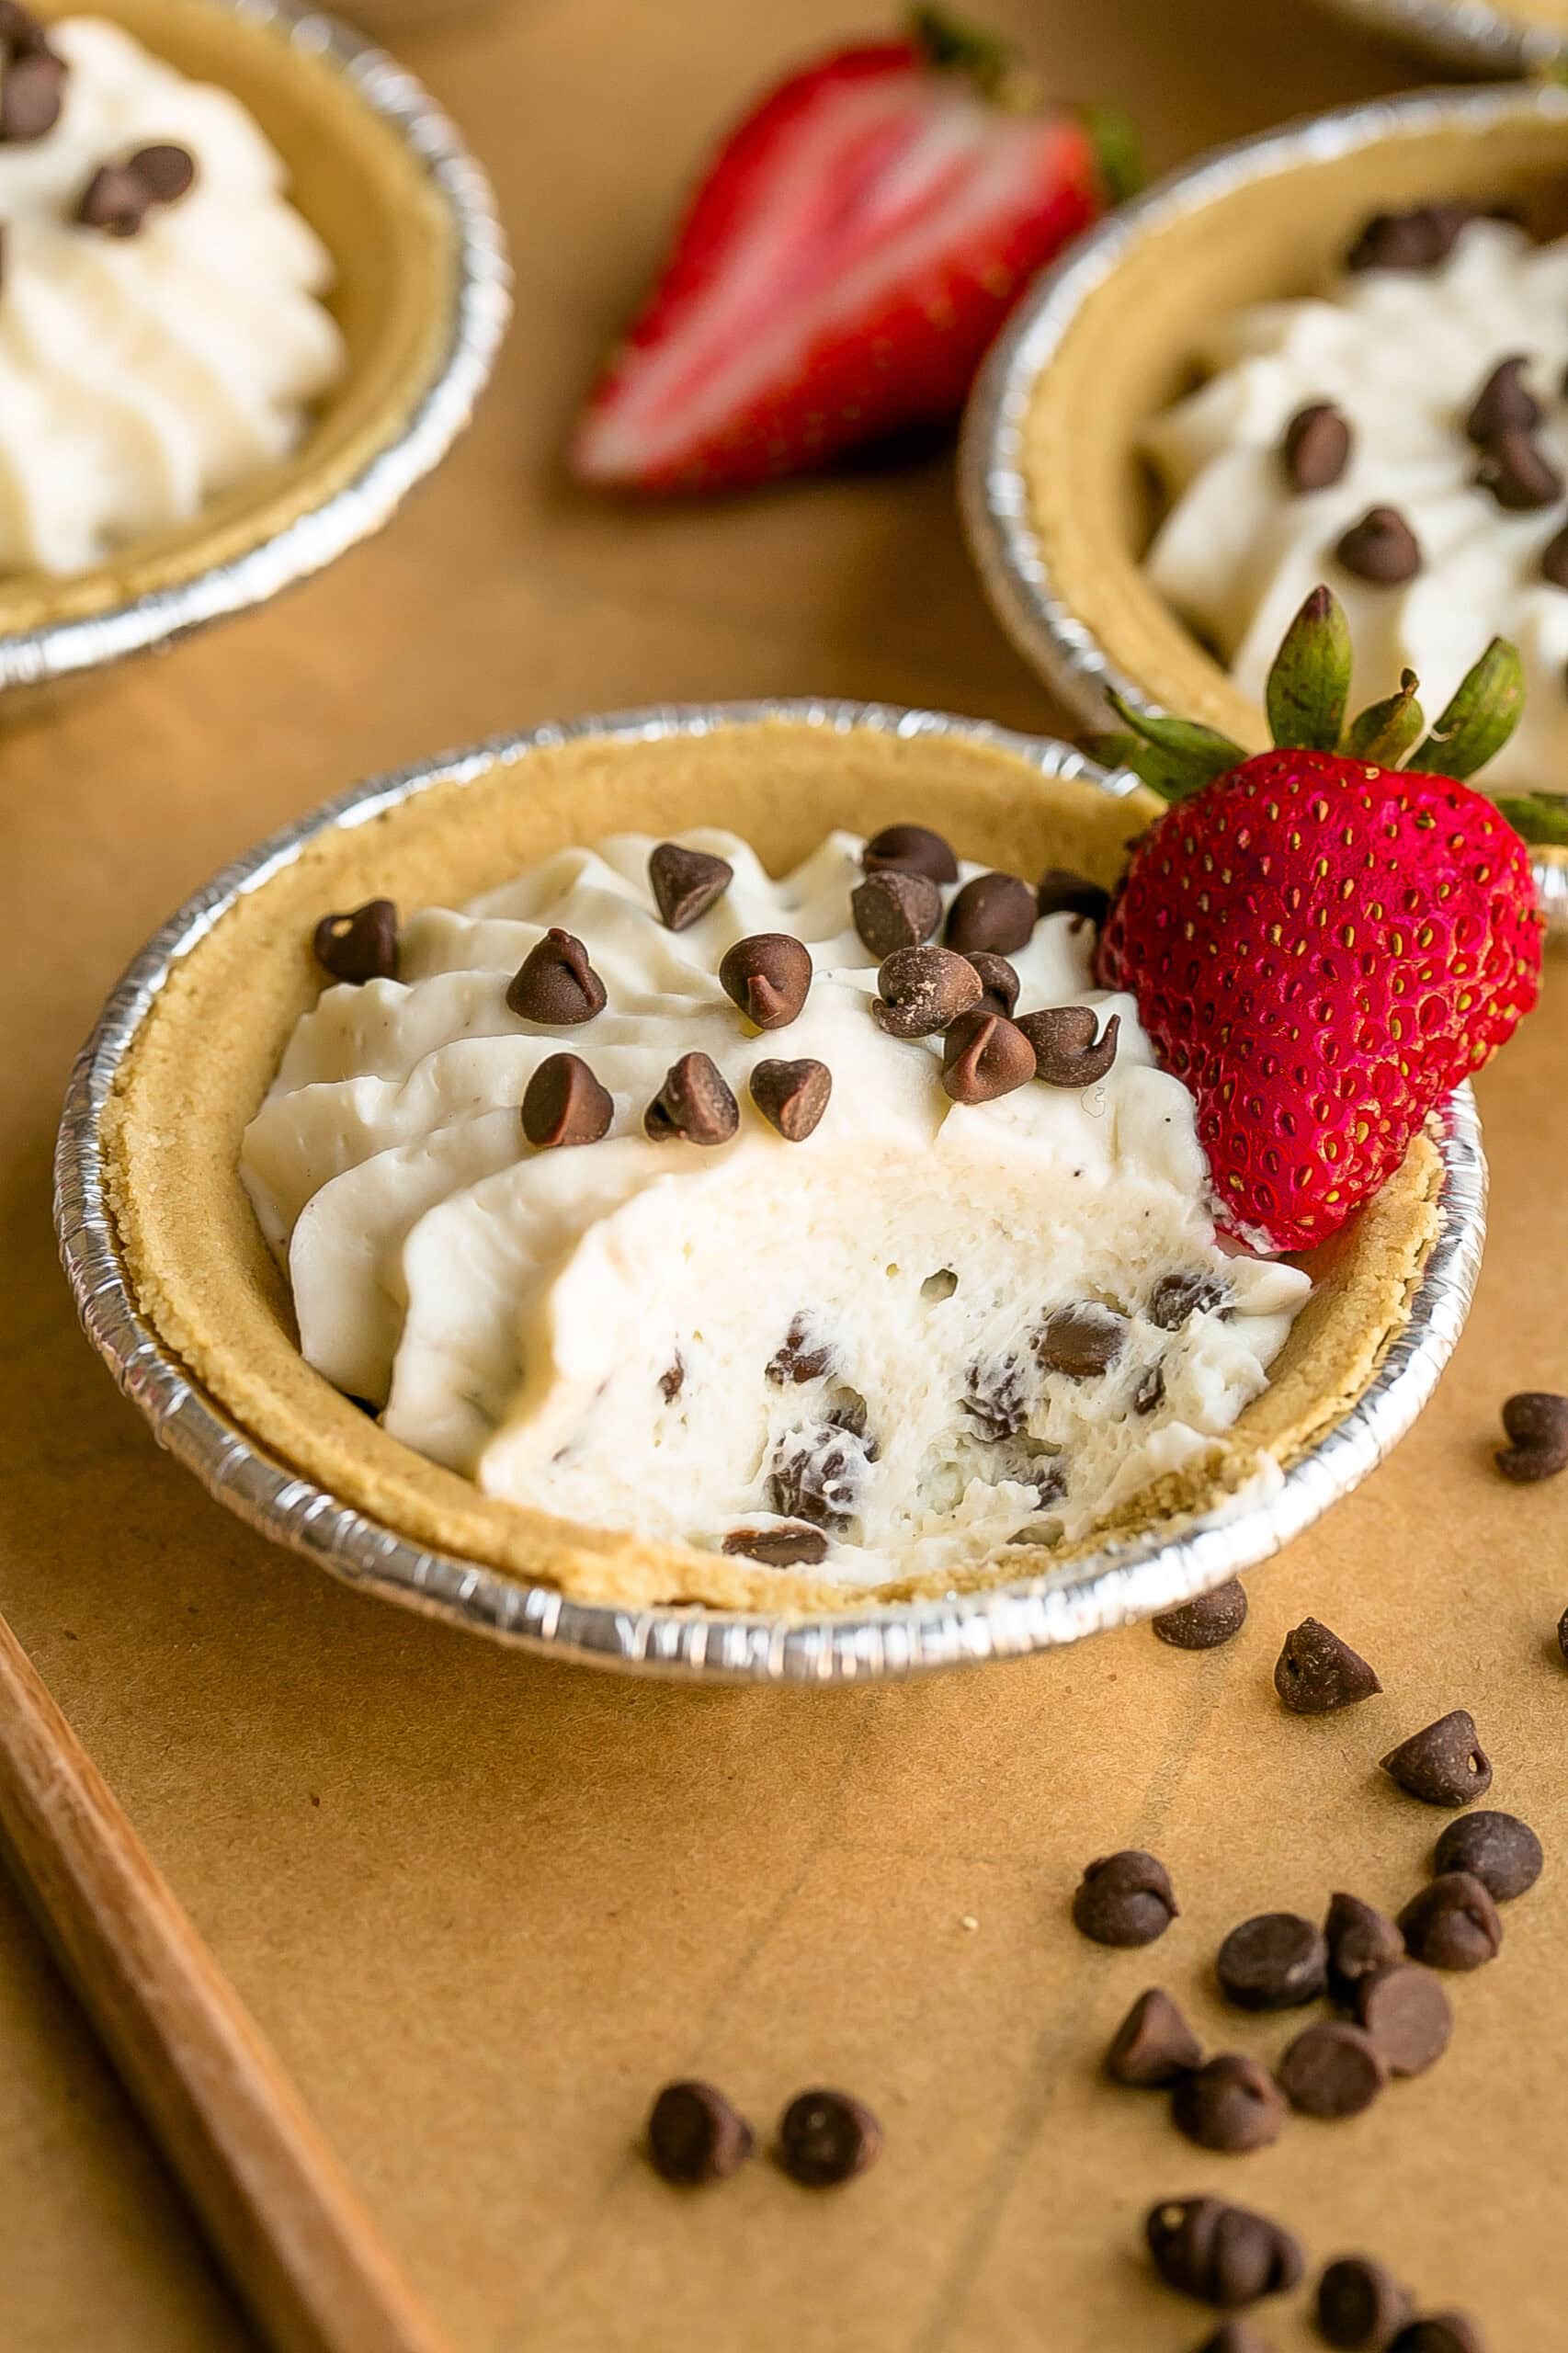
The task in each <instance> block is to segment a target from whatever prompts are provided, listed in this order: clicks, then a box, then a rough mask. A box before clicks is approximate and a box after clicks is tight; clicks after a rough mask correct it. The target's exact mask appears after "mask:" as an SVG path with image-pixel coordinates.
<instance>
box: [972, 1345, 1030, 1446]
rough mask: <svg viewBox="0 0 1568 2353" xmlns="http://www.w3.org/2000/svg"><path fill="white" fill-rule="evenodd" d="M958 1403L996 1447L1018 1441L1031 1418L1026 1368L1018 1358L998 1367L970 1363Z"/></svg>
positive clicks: (1006, 1361)
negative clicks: (1025, 1388) (1009, 1440)
mask: <svg viewBox="0 0 1568 2353" xmlns="http://www.w3.org/2000/svg"><path fill="white" fill-rule="evenodd" d="M959 1404H960V1405H961V1406H962V1408H963V1410H964V1412H965V1413H966V1414H968V1415H971V1418H972V1419H973V1420H974V1421H976V1422H977V1423H978V1424H979V1425H980V1431H981V1435H982V1437H983V1438H990V1439H991V1440H992V1441H993V1442H994V1443H996V1444H999V1443H1000V1441H1001V1440H1002V1439H1003V1438H1016V1437H1017V1434H1018V1432H1019V1431H1020V1430H1021V1429H1022V1428H1023V1427H1024V1424H1025V1422H1026V1421H1027V1420H1028V1407H1027V1404H1026V1403H1025V1398H1024V1374H1023V1367H1022V1366H1021V1365H1020V1364H1019V1362H1018V1360H1017V1358H1016V1357H1006V1358H1004V1359H1003V1360H1002V1362H1001V1363H999V1364H983V1365H981V1364H971V1366H970V1369H969V1373H968V1377H967V1381H966V1386H965V1389H964V1393H963V1395H962V1396H961V1397H960V1399H959Z"/></svg>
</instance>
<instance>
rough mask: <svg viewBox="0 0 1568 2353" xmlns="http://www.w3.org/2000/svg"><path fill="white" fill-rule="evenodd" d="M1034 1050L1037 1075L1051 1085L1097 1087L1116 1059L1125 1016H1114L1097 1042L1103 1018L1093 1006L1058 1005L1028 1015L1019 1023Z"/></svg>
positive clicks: (1117, 1014)
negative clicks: (1097, 1034)
mask: <svg viewBox="0 0 1568 2353" xmlns="http://www.w3.org/2000/svg"><path fill="white" fill-rule="evenodd" d="M1018 1027H1019V1029H1021V1030H1022V1031H1023V1033H1024V1035H1025V1037H1026V1038H1027V1039H1028V1041H1029V1044H1030V1045H1031V1046H1032V1047H1033V1049H1034V1075H1035V1077H1036V1078H1040V1079H1043V1080H1044V1081H1045V1084H1046V1085H1047V1086H1096V1085H1097V1084H1098V1082H1099V1081H1100V1080H1101V1079H1102V1078H1104V1076H1105V1074H1106V1073H1107V1072H1108V1070H1109V1068H1110V1066H1111V1064H1112V1063H1114V1062H1115V1060H1116V1046H1117V1040H1118V1039H1119V1036H1120V1034H1121V1016H1120V1014H1119V1013H1113V1014H1112V1015H1111V1017H1110V1019H1109V1020H1108V1022H1107V1023H1106V1026H1105V1029H1104V1030H1103V1031H1102V1032H1101V1035H1100V1036H1099V1038H1098V1039H1097V1040H1096V1036H1095V1032H1096V1029H1099V1016H1098V1014H1097V1013H1096V1011H1095V1009H1094V1007H1093V1006H1091V1005H1054V1006H1047V1007H1046V1009H1045V1010H1044V1011H1043V1012H1040V1013H1026V1014H1025V1015H1024V1016H1023V1018H1022V1019H1021V1020H1020V1021H1019V1023H1018Z"/></svg>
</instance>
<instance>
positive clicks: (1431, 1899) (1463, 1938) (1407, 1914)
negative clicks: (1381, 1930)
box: [1399, 1871, 1503, 1969]
mask: <svg viewBox="0 0 1568 2353" xmlns="http://www.w3.org/2000/svg"><path fill="white" fill-rule="evenodd" d="M1399 1925H1400V1929H1401V1932H1402V1934H1403V1938H1404V1943H1405V1949H1406V1951H1407V1952H1408V1953H1409V1955H1410V1957H1411V1959H1412V1961H1425V1962H1426V1966H1427V1968H1428V1969H1480V1968H1482V1967H1483V1964H1484V1963H1485V1962H1487V1961H1495V1960H1496V1958H1497V1955H1498V1953H1499V1952H1500V1951H1501V1949H1502V1945H1503V1923H1502V1920H1501V1918H1500V1917H1499V1915H1498V1911H1497V1906H1496V1905H1495V1904H1494V1902H1493V1901H1492V1898H1491V1896H1490V1895H1489V1894H1488V1893H1487V1892H1486V1890H1485V1888H1484V1887H1483V1885H1482V1883H1481V1881H1479V1880H1478V1879H1477V1878H1476V1877H1475V1876H1474V1874H1473V1872H1471V1871H1443V1872H1441V1873H1439V1875H1438V1877H1437V1878H1436V1879H1435V1880H1431V1881H1428V1882H1427V1884H1426V1886H1425V1887H1424V1888H1422V1890H1421V1891H1420V1893H1419V1894H1416V1895H1413V1896H1412V1897H1411V1899H1410V1901H1409V1903H1408V1904H1406V1905H1405V1907H1404V1909H1403V1912H1402V1913H1401V1914H1400V1915H1399Z"/></svg>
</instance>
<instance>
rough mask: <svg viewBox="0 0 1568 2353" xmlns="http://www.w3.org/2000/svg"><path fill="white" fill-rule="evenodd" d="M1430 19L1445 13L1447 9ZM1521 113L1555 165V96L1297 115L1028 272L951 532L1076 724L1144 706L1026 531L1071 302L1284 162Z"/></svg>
mask: <svg viewBox="0 0 1568 2353" xmlns="http://www.w3.org/2000/svg"><path fill="white" fill-rule="evenodd" d="M1430 13H1432V14H1434V15H1437V14H1443V15H1447V14H1449V13H1450V12H1449V10H1447V9H1443V10H1438V9H1437V8H1435V7H1434V8H1433V9H1432V10H1431V11H1430ZM1522 112H1528V113H1530V114H1540V115H1542V116H1544V117H1545V118H1546V119H1548V120H1551V121H1555V122H1558V123H1560V124H1561V125H1562V131H1563V153H1564V158H1565V160H1568V89H1563V88H1562V87H1560V86H1551V87H1543V88H1540V89H1535V88H1530V89H1521V88H1508V89H1488V90H1416V91H1413V92H1411V93H1409V94H1408V95H1406V96H1404V97H1395V98H1377V99H1373V100H1370V101H1369V103H1368V104H1366V105H1364V106H1354V107H1342V108H1338V109H1337V110H1336V111H1335V112H1334V113H1331V114H1321V115H1310V116H1307V117H1305V118H1304V119H1302V120H1301V121H1300V122H1293V123H1287V124H1286V125H1285V127H1284V128H1283V129H1282V130H1279V131H1264V132H1262V133H1261V134H1260V135H1259V136H1257V137H1256V138H1253V139H1244V140H1241V141H1238V142H1236V144H1234V145H1233V146H1230V147H1222V148H1220V149H1218V150H1217V151H1215V152H1214V153H1211V154H1209V155H1206V156H1204V157H1202V158H1201V159H1200V160H1199V161H1198V162H1197V163H1194V164H1190V165H1186V166H1184V167H1183V168H1182V169H1181V170H1179V171H1176V172H1172V173H1170V174H1169V175H1168V176H1166V177H1165V179H1163V180H1160V181H1158V182H1156V184H1155V185H1154V186H1153V188H1149V189H1148V190H1147V191H1146V192H1145V193H1144V194H1143V195H1142V196H1140V197H1136V198H1134V199H1133V200H1132V202H1131V204H1126V205H1123V206H1122V207H1121V209H1120V210H1119V211H1116V212H1111V213H1108V214H1107V216H1106V218H1105V219H1104V220H1103V221H1102V222H1100V223H1099V225H1098V226H1097V227H1096V228H1095V229H1092V230H1090V231H1089V233H1088V234H1087V235H1086V236H1084V237H1081V238H1080V239H1079V240H1078V242H1077V244H1074V245H1073V246H1072V247H1070V248H1069V250H1068V252H1067V253H1066V255H1065V256H1063V257H1062V260H1061V261H1060V262H1058V263H1057V264H1056V265H1055V266H1054V267H1052V268H1051V269H1049V270H1047V271H1046V272H1045V274H1044V276H1043V277H1041V278H1039V279H1038V280H1037V281H1036V283H1035V285H1034V286H1033V287H1032V288H1031V290H1030V291H1029V292H1028V294H1026V295H1025V297H1024V299H1023V301H1021V302H1020V303H1019V305H1018V307H1017V310H1016V311H1015V312H1014V313H1013V314H1012V317H1011V318H1010V319H1009V321H1008V323H1007V325H1006V328H1005V329H1004V330H1003V333H1002V335H1001V336H1000V338H999V339H998V341H997V342H996V344H995V345H994V347H993V349H992V352H991V354H990V357H989V358H988V359H987V361H986V363H985V366H984V368H983V370H982V372H981V376H980V381H979V382H978V383H977V384H976V386H975V389H974V393H973V396H972V398H971V402H970V406H969V411H968V414H967V415H966V416H965V419H964V428H963V442H962V447H961V449H960V459H959V491H960V502H961V505H962V509H963V519H964V529H965V531H966V533H967V535H968V539H969V544H970V549H971V553H972V554H973V557H974V560H975V563H976V564H977V565H978V567H979V570H980V575H981V579H982V581H983V585H984V587H985V592H986V594H987V596H988V597H989V598H990V600H991V603H992V605H993V607H994V610H995V612H996V614H997V617H998V619H999V620H1001V622H1002V625H1003V627H1004V628H1005V629H1006V631H1007V634H1008V635H1009V637H1011V639H1012V640H1013V642H1014V643H1015V645H1017V648H1018V650H1019V652H1020V653H1021V654H1023V656H1024V658H1025V660H1026V661H1027V662H1028V664H1029V665H1031V667H1032V668H1033V669H1035V670H1036V671H1038V672H1039V674H1040V676H1041V677H1042V678H1043V679H1044V680H1045V682H1046V684H1047V685H1048V686H1049V687H1050V688H1051V691H1052V692H1053V693H1054V694H1055V695H1057V696H1058V697H1059V698H1060V699H1061V700H1062V702H1064V703H1065V704H1066V705H1067V706H1068V708H1069V710H1073V711H1074V712H1076V713H1077V714H1078V715H1079V716H1080V717H1081V718H1082V719H1083V720H1084V722H1085V725H1087V726H1092V727H1103V726H1105V725H1107V724H1108V723H1110V720H1111V715H1110V711H1109V708H1108V704H1107V702H1106V699H1105V692H1106V688H1108V687H1110V688H1115V689H1116V691H1117V692H1118V693H1119V695H1121V696H1123V697H1124V698H1125V699H1126V700H1128V701H1129V702H1131V704H1132V705H1133V706H1134V707H1135V708H1137V709H1142V710H1152V709H1153V707H1154V706H1153V704H1152V703H1151V701H1150V699H1149V697H1148V696H1147V695H1146V694H1144V693H1143V692H1142V689H1141V688H1140V687H1139V686H1138V684H1137V682H1136V681H1135V680H1134V679H1131V678H1129V677H1128V676H1126V674H1125V673H1124V672H1123V671H1121V670H1119V668H1118V667H1117V665H1115V664H1114V663H1113V662H1112V661H1111V660H1110V658H1109V656H1108V654H1107V653H1106V651H1105V648H1104V647H1103V646H1102V645H1101V644H1100V642H1099V640H1098V639H1097V638H1096V636H1095V634H1094V632H1093V631H1092V630H1090V629H1089V628H1088V627H1087V625H1086V624H1085V622H1084V621H1083V620H1080V618H1079V617H1078V615H1077V614H1076V613H1074V611H1073V610H1072V608H1071V607H1070V606H1068V605H1067V604H1066V603H1064V601H1063V600H1062V596H1061V594H1060V593H1059V591H1058V588H1057V585H1056V583H1055V580H1054V579H1053V577H1052V574H1051V566H1050V564H1049V563H1048V562H1047V560H1046V555H1045V551H1044V550H1043V549H1042V547H1041V546H1040V540H1039V538H1038V536H1037V535H1036V532H1035V528H1034V521H1033V516H1032V510H1031V507H1030V502H1029V494H1028V483H1027V482H1026V480H1025V477H1024V472H1023V466H1022V463H1021V452H1022V445H1023V430H1024V422H1025V419H1026V417H1027V415H1028V408H1029V404H1030V401H1031V398H1032V395H1033V392H1034V387H1035V385H1036V383H1037V382H1038V381H1039V380H1040V376H1041V375H1042V374H1043V372H1044V371H1045V369H1047V368H1049V367H1050V365H1051V358H1052V357H1053V355H1054V354H1055V352H1056V350H1057V349H1058V347H1060V345H1061V344H1062V340H1063V338H1064V337H1065V336H1066V335H1067V333H1068V330H1069V329H1070V327H1071V326H1072V324H1073V322H1074V319H1075V318H1076V316H1077V314H1078V312H1079V311H1080V310H1081V309H1082V307H1083V305H1084V303H1085V301H1088V299H1089V297H1090V296H1091V295H1092V294H1093V293H1094V291H1095V290H1096V288H1097V287H1098V286H1100V285H1102V284H1103V283H1104V281H1105V280H1106V278H1108V277H1109V276H1110V275H1111V273H1112V272H1113V271H1114V270H1115V268H1116V267H1117V265H1118V263H1119V260H1120V258H1121V256H1122V255H1123V253H1124V252H1125V251H1126V250H1127V247H1128V246H1129V245H1130V244H1131V242H1132V241H1133V239H1134V238H1136V237H1138V236H1140V235H1141V234H1142V233H1143V232H1144V231H1146V230H1150V229H1158V228H1159V227H1160V226H1161V225H1162V224H1163V223H1164V222H1167V221H1172V220H1176V219H1177V218H1180V217H1182V216H1184V215H1186V214H1188V213H1191V212H1194V211H1199V210H1201V209H1202V208H1203V206H1204V205H1205V204H1208V203H1210V202H1213V201H1214V200H1215V199H1219V198H1221V197H1223V196H1226V195H1228V194H1229V193H1230V192H1231V191H1232V190H1233V188H1240V187H1243V186H1244V185H1245V184H1246V183H1247V182H1249V181H1251V180H1257V179H1270V178H1273V177H1276V176H1278V175H1279V174H1280V173H1283V172H1289V171H1290V170H1292V169H1293V168H1294V167H1295V166H1296V165H1302V164H1313V163H1323V162H1325V161H1326V160H1328V159H1329V158H1330V157H1334V156H1339V155H1346V154H1352V153H1355V152H1356V151H1357V150H1358V148H1363V147H1371V146H1376V145H1377V144H1378V143H1379V142H1381V140H1383V139H1386V138H1389V137H1391V136H1395V135H1397V134H1398V133H1399V132H1401V131H1406V132H1408V131H1421V130H1425V129H1427V128H1432V129H1437V128H1440V127H1442V126H1444V125H1447V124H1455V125H1458V126H1459V127H1460V128H1461V129H1468V130H1471V131H1479V130H1481V129H1483V128H1484V127H1485V126H1486V125H1487V124H1489V123H1493V122H1496V121H1499V120H1504V119H1507V118H1508V117H1509V116H1511V115H1516V114H1519V113H1522ZM1536 883H1537V887H1538V889H1539V891H1540V898H1541V904H1542V905H1543V906H1544V907H1545V909H1546V913H1547V918H1548V921H1549V922H1550V923H1551V925H1552V926H1553V928H1554V929H1557V928H1562V927H1568V863H1564V862H1562V861H1560V860H1558V861H1554V860H1551V859H1546V858H1543V859H1540V860H1539V861H1538V862H1537V866H1536Z"/></svg>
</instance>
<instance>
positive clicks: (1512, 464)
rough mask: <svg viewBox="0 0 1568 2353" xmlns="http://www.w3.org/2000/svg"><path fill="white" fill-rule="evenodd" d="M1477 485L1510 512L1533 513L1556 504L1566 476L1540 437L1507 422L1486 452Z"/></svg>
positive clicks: (1477, 472) (1476, 471)
mask: <svg viewBox="0 0 1568 2353" xmlns="http://www.w3.org/2000/svg"><path fill="white" fill-rule="evenodd" d="M1475 486H1476V488H1477V489H1478V490H1489V491H1490V492H1491V493H1492V495H1493V497H1494V499H1495V500H1496V501H1497V504H1498V506H1501V507H1504V508H1506V511H1507V512H1508V513H1509V514H1510V515H1533V514H1536V513H1537V512H1538V511H1539V510H1540V508H1541V507H1543V506H1556V504H1557V502H1558V500H1559V499H1560V498H1561V497H1562V490H1563V483H1562V474H1561V473H1560V472H1558V470H1557V468H1556V467H1555V466H1554V465H1553V464H1552V462H1551V459H1550V458H1549V457H1548V456H1547V454H1546V451H1545V450H1544V449H1542V448H1541V447H1540V443H1539V442H1538V441H1532V440H1531V438H1530V437H1529V435H1528V433H1526V432H1525V431H1523V430H1522V428H1521V427H1520V426H1517V425H1509V426H1504V428H1503V430H1502V432H1501V433H1498V434H1495V435H1494V437H1493V438H1492V439H1491V440H1490V441H1489V442H1488V443H1487V444H1486V447H1485V449H1483V452H1482V457H1481V463H1480V464H1479V465H1478V466H1477V468H1476V470H1475Z"/></svg>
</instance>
